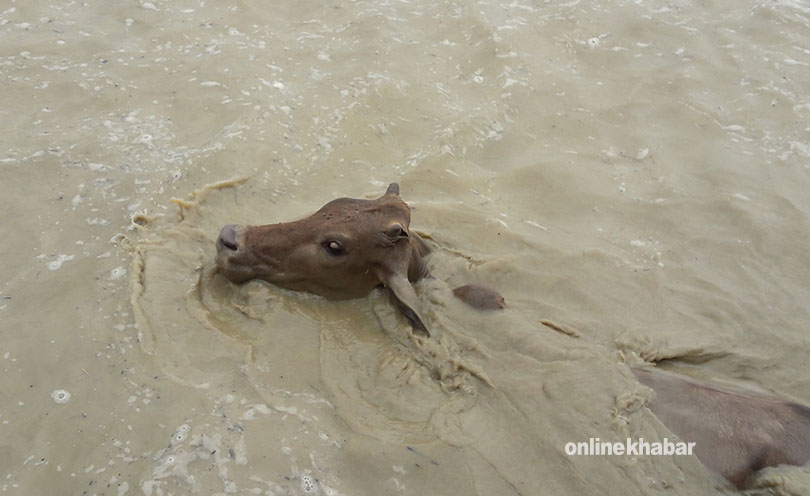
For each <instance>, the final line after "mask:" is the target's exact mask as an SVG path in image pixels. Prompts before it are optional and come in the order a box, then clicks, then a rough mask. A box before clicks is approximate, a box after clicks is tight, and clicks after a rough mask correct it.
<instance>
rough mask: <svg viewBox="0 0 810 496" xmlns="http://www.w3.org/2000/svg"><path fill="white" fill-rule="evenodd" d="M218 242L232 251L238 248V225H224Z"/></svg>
mask: <svg viewBox="0 0 810 496" xmlns="http://www.w3.org/2000/svg"><path fill="white" fill-rule="evenodd" d="M217 243H218V244H219V245H220V246H224V247H225V248H227V249H229V250H231V251H236V250H238V249H239V244H238V243H237V242H236V226H235V225H233V224H228V225H227V226H225V227H223V228H222V230H221V231H219V239H218V240H217Z"/></svg>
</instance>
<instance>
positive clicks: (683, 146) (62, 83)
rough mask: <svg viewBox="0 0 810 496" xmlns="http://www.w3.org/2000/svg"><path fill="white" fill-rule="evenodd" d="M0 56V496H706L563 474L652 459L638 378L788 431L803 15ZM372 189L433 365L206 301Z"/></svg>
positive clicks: (618, 469)
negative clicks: (757, 410) (226, 265)
mask: <svg viewBox="0 0 810 496" xmlns="http://www.w3.org/2000/svg"><path fill="white" fill-rule="evenodd" d="M0 39H2V43H0V71H2V92H0V102H2V105H0V116H1V117H2V119H1V120H0V122H2V133H0V174H2V182H0V191H2V198H3V200H2V205H3V219H4V220H3V222H2V224H0V234H1V235H2V243H0V250H2V253H1V255H2V256H0V274H2V276H3V277H2V280H3V285H2V287H0V332H2V341H0V366H2V371H3V374H2V375H1V376H0V398H2V402H0V468H1V469H2V470H0V476H1V479H0V487H2V489H3V491H6V492H9V493H11V494H53V493H54V491H57V490H58V491H59V492H60V493H64V494H111V495H124V494H130V495H131V494H146V495H161V494H165V495H168V494H188V493H197V494H347V495H349V494H482V495H484V494H525V495H528V494H577V495H578V494H597V493H598V494H617V495H619V494H621V495H624V494H685V495H687V494H688V495H694V494H718V493H722V492H724V491H726V490H725V489H723V488H722V484H721V483H720V482H719V481H718V480H717V479H715V478H714V477H713V476H712V475H711V474H709V473H708V472H707V471H706V470H705V469H704V468H703V467H702V466H701V465H700V464H699V462H697V460H695V459H694V458H691V457H660V458H659V457H579V458H577V457H568V456H566V455H565V454H564V451H563V446H564V443H565V442H568V441H582V440H586V439H587V438H589V437H599V438H601V439H603V440H623V439H625V438H626V437H640V436H643V437H644V438H645V439H650V440H656V439H661V438H663V437H667V436H669V437H672V435H671V433H669V431H668V430H667V429H666V427H664V426H663V425H662V424H660V423H659V422H658V421H657V420H656V419H655V417H654V416H652V415H651V414H650V413H649V411H648V410H646V409H645V408H644V407H643V403H644V401H646V399H648V398H649V397H650V394H651V393H650V392H649V390H647V389H645V388H643V387H642V386H640V385H639V384H638V383H637V382H636V381H635V379H634V378H633V376H632V375H631V374H630V373H629V370H628V368H627V367H626V365H625V364H626V363H636V362H639V361H641V360H660V359H665V358H671V359H674V360H671V361H669V366H671V367H680V368H681V369H687V370H688V371H689V372H690V373H692V374H697V375H701V376H703V377H707V378H711V379H715V380H723V381H731V382H745V383H747V384H756V385H757V386H758V387H762V388H765V389H768V390H772V391H776V392H778V393H779V394H781V395H784V396H786V397H790V398H793V399H796V400H799V401H802V402H804V403H808V404H810V368H808V367H807V361H806V357H807V353H808V351H810V341H808V337H807V330H808V323H810V314H809V313H808V303H810V290H808V289H807V281H808V280H810V273H809V271H808V267H809V266H810V255H808V252H807V249H806V247H807V246H810V234H808V232H810V231H809V228H810V222H808V215H810V197H809V196H808V194H807V191H810V89H808V88H810V84H808V83H810V81H808V80H809V79H810V77H809V76H808V65H809V64H810V7H808V6H807V4H806V3H804V2H801V1H796V0H784V1H758V2H747V1H746V2H730V1H729V2H714V3H712V4H710V5H700V6H696V5H693V4H692V3H691V2H690V3H687V2H654V1H653V2H639V3H636V2H612V3H611V4H605V5H600V4H593V3H591V2H578V1H576V0H575V1H573V2H523V1H517V2H510V3H498V2H482V3H473V2H455V3H440V4H434V3H432V2H422V1H415V2H356V3H338V2H334V3H323V2H308V1H303V2H301V1H299V2H286V3H280V2H273V3H267V2H256V1H242V2H232V3H229V4H228V5H225V4H220V3H215V2H203V1H178V2H163V1H160V0H155V1H150V2H145V1H138V2H112V3H111V2H86V3H81V2H42V1H39V0H36V1H26V2H9V1H7V2H6V3H4V4H3V6H2V8H0ZM234 178H239V179H240V181H236V182H234V183H232V184H230V183H222V181H225V180H228V179H234ZM241 179H244V181H241ZM393 180H396V181H398V182H399V183H400V184H401V186H402V196H403V198H404V199H405V200H406V201H408V202H409V203H410V204H411V206H412V208H413V227H414V228H416V229H417V230H419V231H421V232H423V233H425V234H426V235H429V236H430V237H431V238H432V240H431V244H432V246H433V247H434V250H435V253H434V254H433V255H432V258H431V259H430V262H429V263H430V266H431V269H432V271H433V273H434V275H436V276H437V277H436V279H434V280H430V281H424V282H422V283H420V285H419V287H418V288H417V289H418V291H419V294H420V297H421V298H422V299H423V304H424V305H425V307H426V309H427V311H426V313H427V317H426V318H427V319H428V320H429V325H430V326H431V328H434V329H440V331H441V338H440V339H438V340H437V341H436V343H434V344H432V345H430V344H429V345H424V344H419V343H416V342H415V341H413V340H412V339H409V338H408V333H407V332H406V329H405V328H404V327H405V325H404V323H403V322H402V320H401V319H400V318H399V317H398V316H397V315H396V313H395V312H394V311H393V310H392V309H391V308H390V307H389V305H388V303H387V299H386V298H385V295H383V294H378V293H374V294H372V295H370V296H369V297H368V298H366V299H362V300H356V301H350V302H342V303H333V302H328V301H324V300H322V299H320V298H316V297H312V296H307V295H300V294H295V293H290V292H287V291H283V290H280V289H277V288H274V287H272V286H269V285H265V284H260V283H250V284H247V285H245V286H241V287H234V286H231V285H229V284H227V283H226V282H225V281H223V280H222V279H221V277H220V276H218V275H217V274H216V273H215V272H214V271H213V269H212V265H211V262H212V257H213V240H214V238H215V236H216V233H217V231H218V229H219V227H220V226H221V225H222V224H224V223H228V222H238V223H268V222H277V221H282V220H291V219H295V218H298V217H301V216H304V215H307V214H309V213H311V212H312V211H314V210H315V209H316V208H318V207H319V206H320V205H321V204H322V203H324V202H325V201H327V200H329V199H331V198H334V197H337V196H354V197H360V196H363V195H378V194H380V193H381V192H382V191H383V190H384V189H385V186H386V185H387V183H388V182H390V181H393ZM211 185H214V186H211ZM195 192H196V193H195ZM172 198H177V199H180V200H182V201H180V202H177V203H172V201H171V200H172ZM471 282H476V283H484V284H488V285H491V286H493V287H497V288H498V289H499V290H500V291H501V292H502V293H503V294H504V296H505V297H506V300H507V302H508V304H509V310H508V311H506V312H503V313H500V314H496V315H483V314H478V313H471V312H469V311H468V310H466V309H465V308H463V307H462V306H460V304H459V303H457V302H456V301H455V300H454V299H453V298H452V296H451V295H450V292H449V288H450V287H453V286H455V285H458V284H462V283H471ZM543 322H546V323H547V324H550V325H545V324H543ZM426 346H427V347H426ZM430 346H433V348H430ZM758 487H760V489H759V491H760V492H764V491H766V489H765V488H768V489H767V490H768V491H771V493H776V494H805V493H806V492H808V490H809V489H808V488H810V472H808V469H806V468H805V469H801V468H788V469H782V468H780V469H777V470H773V471H771V472H769V473H766V474H764V476H763V477H762V478H761V479H760V480H759V482H758Z"/></svg>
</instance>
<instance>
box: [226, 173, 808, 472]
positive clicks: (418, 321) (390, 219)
mask: <svg viewBox="0 0 810 496" xmlns="http://www.w3.org/2000/svg"><path fill="white" fill-rule="evenodd" d="M410 220H411V214H410V208H409V207H408V204H407V203H405V202H404V201H402V199H401V198H400V197H399V186H398V185H397V184H396V183H392V184H391V185H390V186H389V187H388V190H387V191H386V192H385V194H384V195H383V196H381V197H379V198H377V199H374V200H357V199H352V198H339V199H337V200H333V201H331V202H329V203H327V204H326V205H324V206H323V207H321V209H320V210H318V211H317V212H315V213H314V214H312V215H311V216H309V217H307V218H305V219H301V220H298V221H295V222H287V223H281V224H271V225H265V226H236V225H227V226H225V227H223V228H222V231H221V232H220V234H219V238H218V239H217V266H218V267H219V270H220V271H221V272H222V273H223V274H224V275H225V277H227V278H228V279H229V280H231V281H232V282H235V283H242V282H245V281H248V280H250V279H263V280H265V281H268V282H270V283H273V284H276V285H278V286H281V287H284V288H288V289H292V290H297V291H308V292H311V293H315V294H319V295H322V296H324V297H326V298H330V299H351V298H360V297H363V296H365V295H367V294H368V293H369V292H370V291H371V290H373V289H374V288H376V287H377V286H380V285H384V286H386V287H388V288H389V289H390V290H391V294H392V295H393V296H394V302H395V303H396V304H397V306H398V307H399V308H400V310H401V311H402V312H403V313H404V315H405V316H406V317H407V318H408V319H409V320H410V321H411V323H412V324H413V325H414V327H415V328H416V329H418V330H421V331H423V332H425V333H428V330H427V326H426V325H425V321H424V319H423V318H422V317H421V309H420V308H419V300H418V298H417V296H416V293H415V291H414V289H413V286H411V283H412V282H415V281H416V280H418V279H420V278H422V277H426V276H428V269H427V267H426V265H425V263H424V261H423V257H424V256H425V255H427V254H428V253H429V252H430V250H429V248H428V247H427V245H426V244H425V242H424V241H423V240H422V239H421V238H420V237H419V236H418V235H417V234H416V233H413V232H411V231H410ZM453 293H454V294H455V295H456V296H457V297H458V298H459V299H461V300H463V301H465V302H466V303H468V304H470V305H471V306H473V307H476V308H481V309H498V308H504V306H505V305H504V301H503V298H502V297H501V296H500V295H499V294H498V293H497V292H495V291H493V290H491V289H488V288H485V287H483V286H477V285H467V286H461V287H459V288H456V289H455V290H454V291H453ZM632 370H633V373H634V374H635V375H636V377H637V378H638V380H639V381H640V382H641V383H643V384H644V385H646V386H648V387H650V388H652V389H653V390H654V391H655V393H656V396H655V398H654V399H653V400H652V402H651V405H650V408H651V410H652V411H653V413H655V415H656V416H658V417H659V418H660V419H661V421H662V422H663V423H664V424H665V425H666V426H667V427H669V429H670V430H672V432H674V433H675V434H676V435H678V436H679V437H681V438H682V439H683V440H685V441H689V442H694V443H696V445H695V454H696V455H697V457H698V459H699V460H701V462H703V464H704V465H706V466H707V467H709V468H710V469H713V470H714V471H716V472H717V473H719V474H721V475H722V476H724V477H725V478H726V479H728V480H729V481H731V482H732V483H733V484H735V485H736V486H737V487H739V488H742V487H744V486H745V484H746V483H747V481H748V480H749V479H750V476H751V475H752V474H754V473H755V472H757V471H758V470H759V469H761V468H763V467H768V466H776V465H779V464H791V465H803V464H805V463H807V461H808V460H810V408H808V407H806V406H804V405H800V404H797V403H792V402H788V401H785V400H783V399H780V398H778V397H776V396H773V395H768V394H764V393H755V392H750V391H742V390H734V389H731V388H726V387H720V386H717V385H713V384H710V383H707V382H702V381H697V380H695V379H691V378H688V377H686V376H683V375H680V374H673V373H670V372H666V371H662V370H658V369H656V368H651V367H641V368H633V369H632Z"/></svg>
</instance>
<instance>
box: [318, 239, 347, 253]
mask: <svg viewBox="0 0 810 496" xmlns="http://www.w3.org/2000/svg"><path fill="white" fill-rule="evenodd" d="M323 247H324V248H325V249H326V251H327V252H328V253H329V254H330V255H334V256H338V255H343V254H344V253H346V250H344V249H343V245H342V244H340V241H335V240H334V239H332V240H329V241H324V242H323Z"/></svg>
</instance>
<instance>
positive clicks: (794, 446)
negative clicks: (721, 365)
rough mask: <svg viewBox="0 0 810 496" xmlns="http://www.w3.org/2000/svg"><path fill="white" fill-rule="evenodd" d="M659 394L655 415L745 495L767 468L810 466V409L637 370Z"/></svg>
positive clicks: (753, 393) (762, 395)
mask: <svg viewBox="0 0 810 496" xmlns="http://www.w3.org/2000/svg"><path fill="white" fill-rule="evenodd" d="M632 370H633V374H635V376H636V378H637V379H638V380H639V382H641V383H642V384H644V385H645V386H647V387H649V388H650V389H652V390H653V391H655V398H653V400H652V401H651V403H650V410H652V412H653V413H654V414H655V415H656V416H657V417H658V418H659V419H660V420H661V422H663V424H664V425H666V426H667V428H669V430H671V431H672V432H673V433H675V434H676V435H677V436H678V437H680V438H681V439H683V440H684V441H689V442H694V443H695V448H694V454H695V455H696V456H697V457H698V459H699V460H700V461H701V462H702V463H703V464H704V465H705V466H707V467H708V468H710V469H712V470H713V471H714V472H716V473H718V474H720V475H722V476H723V477H724V478H726V479H727V480H728V481H730V482H731V483H732V484H734V485H735V486H736V487H737V488H739V489H743V488H744V487H746V485H747V483H748V482H750V480H751V477H752V476H753V475H754V474H755V473H756V472H758V471H759V470H761V469H763V468H765V467H775V466H777V465H783V464H785V465H804V464H806V463H807V462H808V461H810V408H808V407H807V406H805V405H801V404H799V403H794V402H791V401H786V400H785V399H783V398H779V397H778V396H775V395H772V394H767V393H763V392H757V391H748V390H743V389H739V388H732V387H727V386H721V385H718V384H712V383H709V382H706V381H700V380H696V379H693V378H691V377H687V376H684V375H683V374H677V373H674V372H669V371H666V370H660V369H658V368H654V367H634V368H632Z"/></svg>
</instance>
